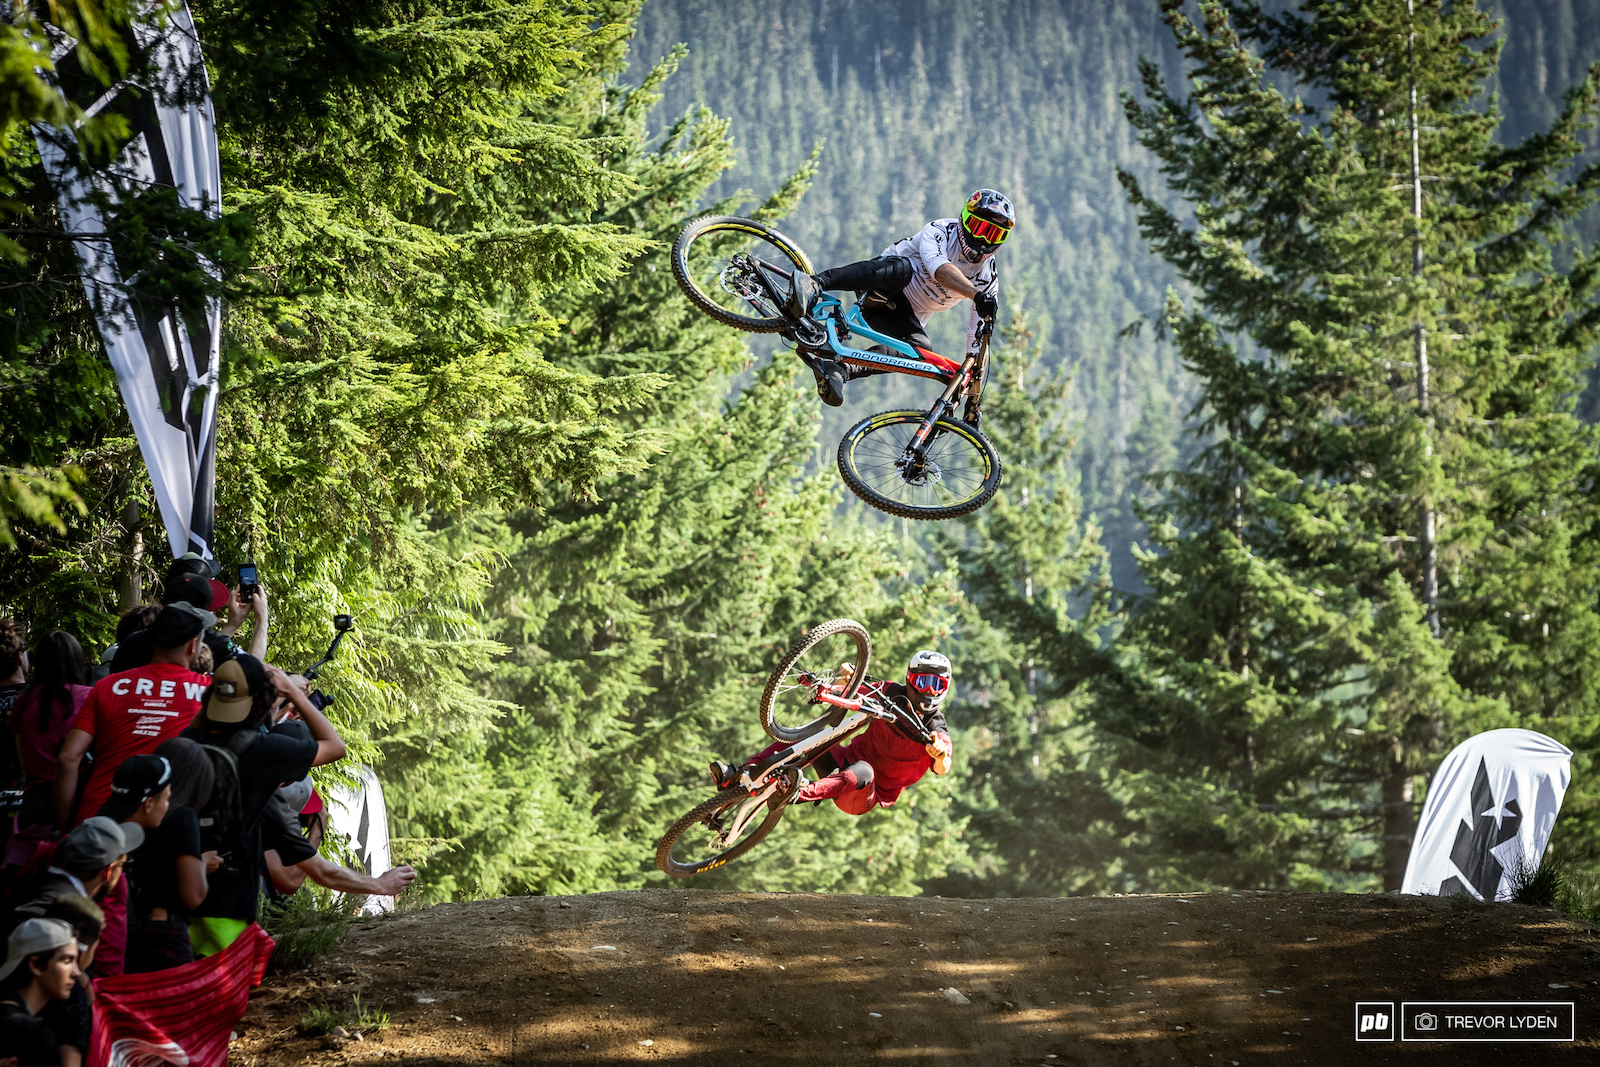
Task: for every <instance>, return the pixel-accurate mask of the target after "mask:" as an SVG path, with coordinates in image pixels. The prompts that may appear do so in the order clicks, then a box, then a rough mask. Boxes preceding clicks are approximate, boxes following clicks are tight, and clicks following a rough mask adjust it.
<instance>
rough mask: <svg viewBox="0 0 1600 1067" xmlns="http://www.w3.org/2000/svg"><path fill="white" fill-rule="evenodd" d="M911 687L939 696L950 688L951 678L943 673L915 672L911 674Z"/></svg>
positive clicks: (920, 691)
mask: <svg viewBox="0 0 1600 1067" xmlns="http://www.w3.org/2000/svg"><path fill="white" fill-rule="evenodd" d="M911 688H913V689H915V690H916V691H917V692H919V693H927V694H928V695H929V696H939V695H940V694H941V693H943V692H944V691H945V690H947V689H949V688H950V679H948V678H946V677H945V676H944V675H942V674H913V675H912V676H911Z"/></svg>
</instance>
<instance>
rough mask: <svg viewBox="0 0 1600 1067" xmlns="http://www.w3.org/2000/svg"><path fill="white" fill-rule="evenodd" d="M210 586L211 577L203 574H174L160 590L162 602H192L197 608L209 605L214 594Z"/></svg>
mask: <svg viewBox="0 0 1600 1067" xmlns="http://www.w3.org/2000/svg"><path fill="white" fill-rule="evenodd" d="M215 595H216V593H215V591H214V590H213V589H212V588H211V579H210V578H207V577H206V576H205V575H203V574H176V575H173V576H172V577H171V578H169V579H167V584H166V585H165V586H164V587H162V590H161V602H162V603H163V604H182V603H189V604H193V605H194V606H195V607H197V608H209V607H211V598H212V597H213V596H215Z"/></svg>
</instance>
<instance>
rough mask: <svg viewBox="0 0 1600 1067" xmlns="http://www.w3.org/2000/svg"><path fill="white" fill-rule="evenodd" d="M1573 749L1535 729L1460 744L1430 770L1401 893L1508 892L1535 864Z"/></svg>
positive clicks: (1567, 778) (1489, 896) (1498, 896)
mask: <svg viewBox="0 0 1600 1067" xmlns="http://www.w3.org/2000/svg"><path fill="white" fill-rule="evenodd" d="M1571 767H1572V750H1571V749H1569V748H1567V747H1566V746H1565V745H1563V744H1561V743H1560V742H1559V741H1556V740H1554V739H1552V738H1549V737H1546V736H1545V735H1544V734H1540V733H1534V732H1533V731H1532V730H1490V731H1488V732H1487V733H1481V734H1478V735H1477V736H1476V737H1471V738H1468V739H1467V740H1465V741H1463V742H1462V743H1461V744H1459V745H1457V746H1456V747H1455V749H1454V751H1452V752H1451V753H1450V754H1449V755H1448V756H1446V757H1445V758H1444V762H1443V763H1441V764H1440V765H1439V771H1438V773H1437V774H1435V775H1434V776H1433V782H1432V783H1431V784H1430V785H1429V786H1428V800H1427V803H1425V804H1424V805H1423V806H1422V822H1421V824H1420V825H1419V826H1418V827H1417V836H1416V840H1415V841H1413V842H1412V845H1411V858H1410V860H1409V861H1407V863H1406V876H1405V880H1404V881H1403V882H1402V883H1401V885H1400V891H1401V892H1402V893H1417V894H1421V895H1423V896H1462V895H1465V896H1470V897H1475V898H1476V899H1478V900H1509V899H1510V898H1511V895H1512V892H1513V890H1514V888H1515V885H1516V879H1517V877H1518V875H1519V873H1520V872H1531V871H1534V870H1537V869H1538V867H1539V860H1540V858H1541V857H1543V856H1544V847H1545V845H1546V844H1548V843H1549V841H1550V831H1551V830H1552V829H1553V828H1554V827H1555V824H1556V816H1557V815H1559V814H1560V812H1561V801H1562V798H1564V797H1565V796H1566V793H1567V785H1568V784H1569V783H1570V782H1571V780H1572V770H1571Z"/></svg>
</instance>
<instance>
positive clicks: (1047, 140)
mask: <svg viewBox="0 0 1600 1067" xmlns="http://www.w3.org/2000/svg"><path fill="white" fill-rule="evenodd" d="M1268 6H1269V7H1270V6H1273V5H1270V4H1269V5H1268ZM1494 7H1495V9H1496V10H1497V11H1498V13H1500V14H1501V15H1502V16H1503V17H1504V19H1505V26H1504V30H1503V32H1504V34H1505V36H1506V52H1505V57H1504V62H1503V65H1502V68H1501V72H1500V77H1499V82H1500V89H1501V92H1502V96H1503V99H1502V102H1501V107H1502V109H1503V111H1504V113H1505V117H1506V122H1505V125H1504V127H1503V130H1502V138H1504V139H1513V140H1514V139H1519V138H1521V137H1523V136H1525V135H1526V134H1527V133H1529V132H1530V131H1532V130H1535V129H1539V128H1542V127H1543V126H1546V125H1548V123H1549V121H1550V120H1551V118H1552V117H1553V116H1554V115H1555V114H1556V113H1557V111H1558V110H1559V108H1560V104H1561V100H1562V96H1563V94H1564V93H1565V92H1566V90H1567V89H1569V88H1570V87H1572V86H1573V85H1574V84H1575V83H1576V82H1577V81H1578V80H1579V79H1580V78H1581V77H1582V74H1583V71H1584V69H1585V67H1586V66H1587V65H1588V63H1589V62H1591V61H1592V60H1593V58H1594V57H1595V56H1596V55H1600V2H1597V0H1519V2H1516V3H1510V4H1507V3H1497V4H1495V5H1494ZM679 42H685V43H687V44H688V45H689V55H688V57H687V58H686V59H685V60H684V62H683V64H682V67H681V69H680V70H679V72H678V74H677V75H676V76H675V77H674V78H672V79H671V80H670V81H669V82H668V83H667V85H666V86H665V87H664V93H665V98H664V100H663V103H662V105H661V107H660V108H659V109H658V111H657V121H658V122H667V121H671V119H672V118H675V117H676V116H678V115H681V114H683V113H684V112H685V111H687V110H689V109H690V108H692V107H694V106H696V105H699V104H703V105H706V106H708V107H710V108H711V109H712V110H713V111H715V112H716V113H717V114H718V115H720V116H723V117H725V118H727V119H728V120H730V122H731V124H732V127H731V128H732V134H733V138H734V143H735V146H736V149H737V154H738V159H737V163H736V165H735V166H734V167H733V168H732V169H731V170H730V171H729V172H728V173H727V174H725V175H724V176H723V177H722V178H721V180H720V181H719V183H718V184H717V185H716V186H714V187H713V193H715V194H719V195H728V194H731V193H733V192H735V191H737V190H739V189H746V188H747V189H757V190H763V189H769V188H773V187H775V186H776V185H778V184H781V182H782V180H783V178H784V176H786V175H787V174H788V173H789V172H791V171H792V170H793V169H794V167H796V166H797V165H798V164H799V163H800V162H802V161H803V160H804V159H805V158H806V157H807V156H808V155H809V154H810V152H811V150H812V148H813V146H814V145H815V144H817V143H818V142H819V141H820V142H821V143H822V151H821V155H820V157H819V160H818V162H819V164H820V169H819V172H818V175H817V178H816V181H815V183H814V185H813V187H812V189H811V191H810V192H809V193H808V194H807V195H806V198H805V200H804V201H803V202H802V204H801V205H800V207H799V209H798V210H797V211H796V213H795V215H794V217H793V218H791V219H789V220H787V221H786V222H785V223H784V228H785V229H786V231H788V232H790V233H791V234H792V235H793V236H794V237H795V238H796V239H797V240H799V241H800V242H801V243H802V244H803V245H804V246H805V247H806V249H807V250H808V251H809V252H811V254H812V255H813V257H814V258H815V259H816V260H817V262H818V263H819V265H826V264H831V263H835V262H843V261H847V260H850V259H856V258H862V257H865V256H869V255H873V254H876V253H877V252H878V251H880V250H881V249H882V248H883V247H884V246H885V245H886V244H888V243H889V242H890V241H891V240H894V239H896V238H898V237H902V236H904V235H905V234H907V233H909V232H911V231H912V230H914V229H915V228H916V227H918V226H920V225H921V224H922V223H923V222H925V221H926V220H928V219H930V218H936V217H939V216H941V215H949V214H952V213H954V211H955V210H956V209H957V208H958V206H959V204H960V202H961V198H962V197H963V196H964V195H965V193H966V192H968V191H969V190H970V188H971V187H974V186H976V185H979V184H991V185H994V186H996V187H998V188H1000V189H1002V190H1004V191H1006V192H1007V193H1008V194H1009V195H1011V196H1012V197H1014V198H1015V199H1016V202H1017V205H1018V209H1019V211H1020V214H1021V220H1022V221H1021V225H1019V226H1018V228H1017V231H1016V235H1015V237H1014V238H1013V239H1012V241H1011V242H1010V243H1009V245H1008V246H1007V248H1006V249H1005V251H1004V252H1003V253H1002V257H1003V284H1004V286H1005V287H1006V290H1007V292H1008V294H1009V299H1011V300H1015V299H1017V295H1018V294H1019V293H1020V292H1024V291H1025V293H1026V296H1025V301H1026V304H1027V306H1028V308H1029V310H1030V312H1032V314H1033V318H1034V320H1035V325H1036V326H1037V328H1038V329H1039V331H1040V335H1041V341H1042V344H1043V352H1044V360H1045V362H1046V364H1047V365H1051V366H1064V367H1067V368H1070V369H1071V370H1072V371H1073V373H1074V375H1075V380H1074V388H1073V403H1074V408H1075V412H1076V414H1077V415H1078V417H1080V418H1081V419H1082V420H1083V425H1082V429H1081V431H1080V434H1079V444H1078V449H1077V465H1078V468H1079V470H1080V471H1081V472H1082V475H1083V486H1082V492H1083V496H1084V501H1085V505H1086V507H1087V509H1088V510H1089V511H1090V512H1092V513H1094V514H1096V515H1097V516H1098V518H1099V519H1100V521H1101V522H1102V524H1103V525H1104V526H1105V529H1106V536H1105V538H1104V540H1105V543H1106V545H1107V547H1108V548H1109V549H1110V550H1111V552H1112V560H1113V566H1114V568H1115V573H1116V576H1117V578H1118V581H1119V584H1121V583H1124V582H1127V581H1132V580H1136V578H1135V575H1134V569H1133V565H1132V560H1131V557H1130V556H1129V554H1128V551H1127V548H1128V543H1129V541H1130V540H1132V539H1134V538H1137V537H1139V536H1141V534H1140V531H1139V529H1138V527H1137V524H1136V523H1135V522H1134V520H1133V517H1132V515H1131V513H1130V511H1129V510H1128V507H1127V503H1128V499H1129V496H1130V494H1131V493H1134V492H1137V491H1138V488H1139V486H1138V477H1139V476H1140V475H1141V474H1144V473H1146V472H1149V471H1153V470H1159V469H1163V468H1167V467H1171V466H1175V465H1178V463H1179V460H1180V459H1181V458H1182V457H1183V456H1185V455H1187V454H1188V453H1189V450H1191V449H1192V444H1191V443H1190V442H1189V441H1188V440H1186V439H1185V438H1184V436H1183V435H1182V428H1183V425H1184V422H1185V416H1186V415H1187V414H1188V411H1189V408H1190V406H1191V404H1192V403H1193V400H1194V391H1193V388H1192V385H1191V383H1189V382H1188V380H1187V379H1186V376H1185V375H1184V373H1183V371H1182V368H1181V366H1180V365H1179V362H1178V360H1177V359H1176V357H1175V356H1174V354H1173V352H1172V351H1171V349H1170V348H1169V347H1167V346H1165V345H1162V344H1160V343H1158V342H1157V341H1156V339H1155V338H1154V337H1153V336H1152V331H1150V330H1148V329H1146V330H1145V331H1144V332H1143V334H1142V336H1140V337H1135V338H1127V337H1119V335H1118V333H1119V331H1120V330H1121V329H1122V328H1123V327H1124V326H1126V325H1128V324H1129V323H1130V322H1132V321H1134V320H1135V319H1136V318H1138V317H1140V316H1143V315H1147V314H1150V313H1151V312H1154V311H1156V310H1158V309H1159V306H1160V304H1161V296H1162V292H1163V291H1164V289H1165V288H1166V287H1167V286H1168V285H1170V284H1172V283H1173V275H1172V273H1171V271H1170V270H1169V269H1168V267H1167V266H1166V265H1165V264H1164V263H1162V262H1161V261H1160V260H1159V259H1157V258H1156V257H1155V256H1153V255H1151V254H1150V253H1149V251H1148V250H1147V248H1146V247H1145V246H1144V244H1143V243H1142V242H1141V240H1140V238H1139V234H1138V230H1137V227H1136V224H1135V221H1134V215H1133V212H1132V211H1131V210H1130V209H1129V207H1128V205H1127V204H1126V202H1125V199H1124V196H1123V193H1122V190H1121V188H1120V187H1119V186H1118V184H1117V180H1116V173H1115V168H1116V167H1118V166H1121V167H1123V168H1125V169H1127V170H1129V171H1130V172H1132V173H1133V174H1135V175H1136V176H1137V177H1138V178H1139V179H1140V181H1141V183H1142V184H1143V186H1144V187H1145V188H1146V189H1147V190H1151V191H1153V192H1156V193H1159V192H1160V190H1161V185H1160V182H1159V178H1158V176H1157V175H1156V170H1155V163H1154V160H1153V159H1152V158H1151V157H1150V156H1149V154H1148V153H1146V152H1144V151H1143V150H1142V149H1140V148H1139V146H1138V145H1137V144H1136V143H1135V142H1134V139H1133V136H1132V131H1131V129H1130V127H1129V125H1128V123H1127V121H1126V119H1125V118H1124V116H1123V112H1122V107H1121V103H1120V99H1119V97H1120V94H1122V93H1125V92H1133V91H1134V90H1135V88H1136V84H1137V73H1138V72H1137V65H1138V61H1139V58H1140V57H1141V56H1144V57H1148V58H1150V59H1152V60H1154V61H1155V62H1157V63H1158V64H1160V65H1161V66H1162V67H1163V69H1165V70H1166V71H1167V72H1168V74H1169V77H1170V76H1173V75H1175V74H1176V72H1177V70H1178V67H1177V58H1176V53H1175V52H1174V50H1173V47H1172V39H1171V35H1170V34H1169V33H1167V32H1166V30H1165V29H1164V27H1163V26H1162V25H1161V21H1160V12H1159V8H1158V5H1157V4H1156V3H1155V2H1154V0H1151V2H1148V3H1121V4H1098V3H1081V2H1061V3H1045V2H1040V0H987V2H982V3H977V2H969V0H905V2H901V0H807V2H804V3H788V4H748V3H742V2H739V0H650V2H648V3H646V4H645V6H644V9H643V11H642V12H641V14H640V17H639V21H638V31H637V33H636V35H635V37H634V39H633V44H632V48H631V52H630V58H631V62H632V64H633V68H632V69H633V70H634V71H635V72H642V71H644V70H646V69H648V66H649V64H650V63H651V62H653V61H654V60H655V59H657V58H659V57H660V56H662V55H664V54H666V52H667V51H669V50H670V49H671V48H672V46H673V45H675V44H677V43H679ZM1592 219H1593V216H1592V215H1591V221H1592ZM1587 228H1588V229H1590V230H1591V231H1592V230H1594V229H1595V226H1593V225H1590V226H1589V227H1587ZM944 318H945V319H946V320H948V321H943V322H938V323H937V326H936V329H935V330H934V331H933V336H934V339H935V340H936V341H937V342H939V343H940V344H941V345H943V346H948V347H955V346H956V344H957V341H956V331H957V329H958V327H959V325H960V324H959V323H957V322H956V321H955V320H956V318H957V316H954V315H947V316H945V317H944ZM853 388H855V389H857V390H858V391H859V394H860V395H858V397H857V399H856V400H854V401H852V410H854V407H855V405H857V404H859V405H862V406H864V405H866V404H867V403H868V402H869V401H868V400H867V398H866V397H867V396H868V395H870V393H869V392H868V390H867V389H865V388H864V387H862V386H854V387H853ZM879 388H881V387H879ZM841 418H842V417H841ZM835 421H838V420H835ZM834 428H836V426H835V424H834V422H832V421H830V422H829V423H828V429H830V430H831V429H834ZM823 439H824V442H825V443H826V444H831V441H832V438H831V437H830V435H829V434H828V433H827V432H826V431H825V432H824V434H823Z"/></svg>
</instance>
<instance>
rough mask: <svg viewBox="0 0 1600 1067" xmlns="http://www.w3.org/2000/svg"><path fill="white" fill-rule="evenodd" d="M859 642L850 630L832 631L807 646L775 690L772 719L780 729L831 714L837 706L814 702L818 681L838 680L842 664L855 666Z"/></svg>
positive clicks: (797, 727)
mask: <svg viewBox="0 0 1600 1067" xmlns="http://www.w3.org/2000/svg"><path fill="white" fill-rule="evenodd" d="M859 653H860V646H859V645H858V644H857V642H856V637H855V635H854V634H851V633H849V632H848V631H843V632H840V633H834V634H829V635H828V636H826V637H824V638H822V639H821V640H819V641H818V642H817V643H816V644H814V645H812V646H811V647H810V648H808V649H806V650H805V651H804V652H802V653H801V654H800V657H799V658H798V659H796V660H795V662H794V663H792V664H790V666H789V669H788V670H786V671H784V673H783V677H781V678H779V679H778V684H777V685H776V686H774V687H773V691H772V722H773V725H774V726H776V727H777V728H778V729H780V730H784V731H788V732H794V731H799V730H801V729H803V728H804V727H807V726H809V725H811V724H812V723H815V722H816V721H818V720H819V719H826V718H828V717H829V716H830V715H831V714H832V713H833V711H834V709H833V708H832V707H831V706H830V705H828V704H822V703H818V702H815V697H814V694H815V692H816V688H815V687H816V685H817V684H818V683H819V682H820V683H822V684H823V685H828V686H832V685H835V684H837V683H838V682H839V680H840V676H839V665H840V664H843V663H848V664H850V665H851V666H852V667H854V666H855V664H856V661H857V659H858V657H859Z"/></svg>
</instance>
